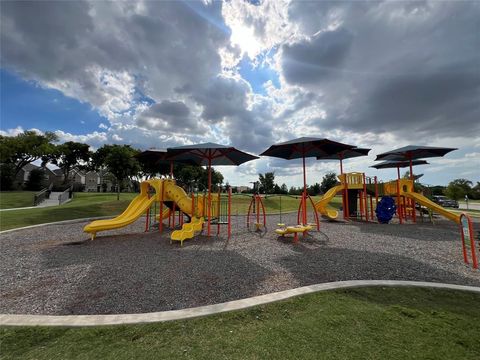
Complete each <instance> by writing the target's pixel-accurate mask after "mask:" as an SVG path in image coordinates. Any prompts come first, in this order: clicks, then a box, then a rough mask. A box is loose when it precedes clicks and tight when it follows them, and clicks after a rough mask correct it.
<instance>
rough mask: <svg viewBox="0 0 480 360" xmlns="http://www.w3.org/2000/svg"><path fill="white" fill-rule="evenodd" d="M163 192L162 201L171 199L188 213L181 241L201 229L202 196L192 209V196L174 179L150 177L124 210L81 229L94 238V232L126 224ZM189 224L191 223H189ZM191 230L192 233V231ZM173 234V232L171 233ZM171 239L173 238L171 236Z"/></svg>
mask: <svg viewBox="0 0 480 360" xmlns="http://www.w3.org/2000/svg"><path fill="white" fill-rule="evenodd" d="M150 187H153V188H154V189H155V194H153V195H152V196H151V197H149V194H148V191H149V188H150ZM162 192H163V201H173V202H175V203H176V204H177V207H178V208H179V209H180V210H182V211H183V212H184V213H185V214H188V215H189V216H190V217H191V219H192V222H193V223H187V224H184V227H186V228H185V229H183V228H182V230H180V231H183V230H188V231H183V232H182V234H183V235H182V237H183V239H182V242H183V240H185V239H188V238H191V237H193V236H194V235H195V231H200V230H201V229H202V226H201V225H202V224H203V218H202V217H201V216H202V214H203V202H202V198H198V199H197V201H196V203H195V209H192V206H193V205H194V204H192V198H191V197H189V196H188V195H187V194H186V193H185V191H184V190H183V189H182V188H181V187H179V186H177V185H176V184H175V180H170V179H165V180H164V179H150V180H147V181H143V182H142V183H141V184H140V195H138V196H137V197H135V198H134V199H133V200H132V202H131V203H130V204H129V205H128V207H127V209H125V211H124V212H123V213H122V214H121V215H119V216H117V217H116V218H114V219H108V220H96V221H93V222H91V223H90V224H88V225H87V226H85V227H84V228H83V231H85V232H87V233H90V234H91V236H92V239H94V238H95V236H96V234H97V233H98V232H100V231H106V230H112V229H117V228H121V227H124V226H127V225H129V224H131V223H133V222H134V221H135V220H137V219H138V218H139V217H140V216H141V215H142V214H144V213H145V212H146V211H147V209H149V208H150V207H151V206H152V204H153V203H154V202H155V201H160V200H161V194H162ZM169 214H170V210H167V211H164V212H163V214H162V215H163V216H162V217H163V218H164V219H165V218H167V217H168V215H169ZM190 224H191V225H190ZM192 230H194V231H193V233H192ZM172 235H173V234H172ZM175 237H176V238H175V239H174V240H179V239H177V237H179V235H178V234H176V235H175ZM172 239H173V238H172Z"/></svg>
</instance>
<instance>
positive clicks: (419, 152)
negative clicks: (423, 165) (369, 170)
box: [375, 145, 457, 161]
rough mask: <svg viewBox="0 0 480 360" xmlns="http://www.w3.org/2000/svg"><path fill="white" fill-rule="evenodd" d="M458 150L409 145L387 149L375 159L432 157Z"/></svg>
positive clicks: (395, 159) (400, 159)
mask: <svg viewBox="0 0 480 360" xmlns="http://www.w3.org/2000/svg"><path fill="white" fill-rule="evenodd" d="M453 150H457V149H456V148H444V147H433V146H422V145H420V146H419V145H408V146H405V147H402V148H399V149H395V150H392V151H387V152H385V153H383V154H379V155H377V158H376V159H375V160H394V161H402V160H415V159H422V158H431V157H442V156H444V155H445V154H448V153H449V152H450V151H453Z"/></svg>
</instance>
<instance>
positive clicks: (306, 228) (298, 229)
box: [275, 225, 313, 236]
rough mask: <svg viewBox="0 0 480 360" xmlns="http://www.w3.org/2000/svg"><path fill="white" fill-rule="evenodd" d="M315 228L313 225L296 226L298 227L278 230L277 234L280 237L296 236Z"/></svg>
mask: <svg viewBox="0 0 480 360" xmlns="http://www.w3.org/2000/svg"><path fill="white" fill-rule="evenodd" d="M312 229H313V227H312V226H311V225H306V226H304V225H296V226H287V227H285V228H283V229H276V230H275V232H276V233H277V234H278V235H282V236H283V235H286V234H296V233H304V232H305V231H310V230H312Z"/></svg>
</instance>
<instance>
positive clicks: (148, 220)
mask: <svg viewBox="0 0 480 360" xmlns="http://www.w3.org/2000/svg"><path fill="white" fill-rule="evenodd" d="M147 198H148V199H150V193H147ZM149 228H150V208H148V209H147V218H146V219H145V232H147V231H148V229H149Z"/></svg>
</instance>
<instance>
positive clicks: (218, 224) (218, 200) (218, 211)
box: [217, 189, 220, 236]
mask: <svg viewBox="0 0 480 360" xmlns="http://www.w3.org/2000/svg"><path fill="white" fill-rule="evenodd" d="M218 234H220V189H218V198H217V236H218Z"/></svg>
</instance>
